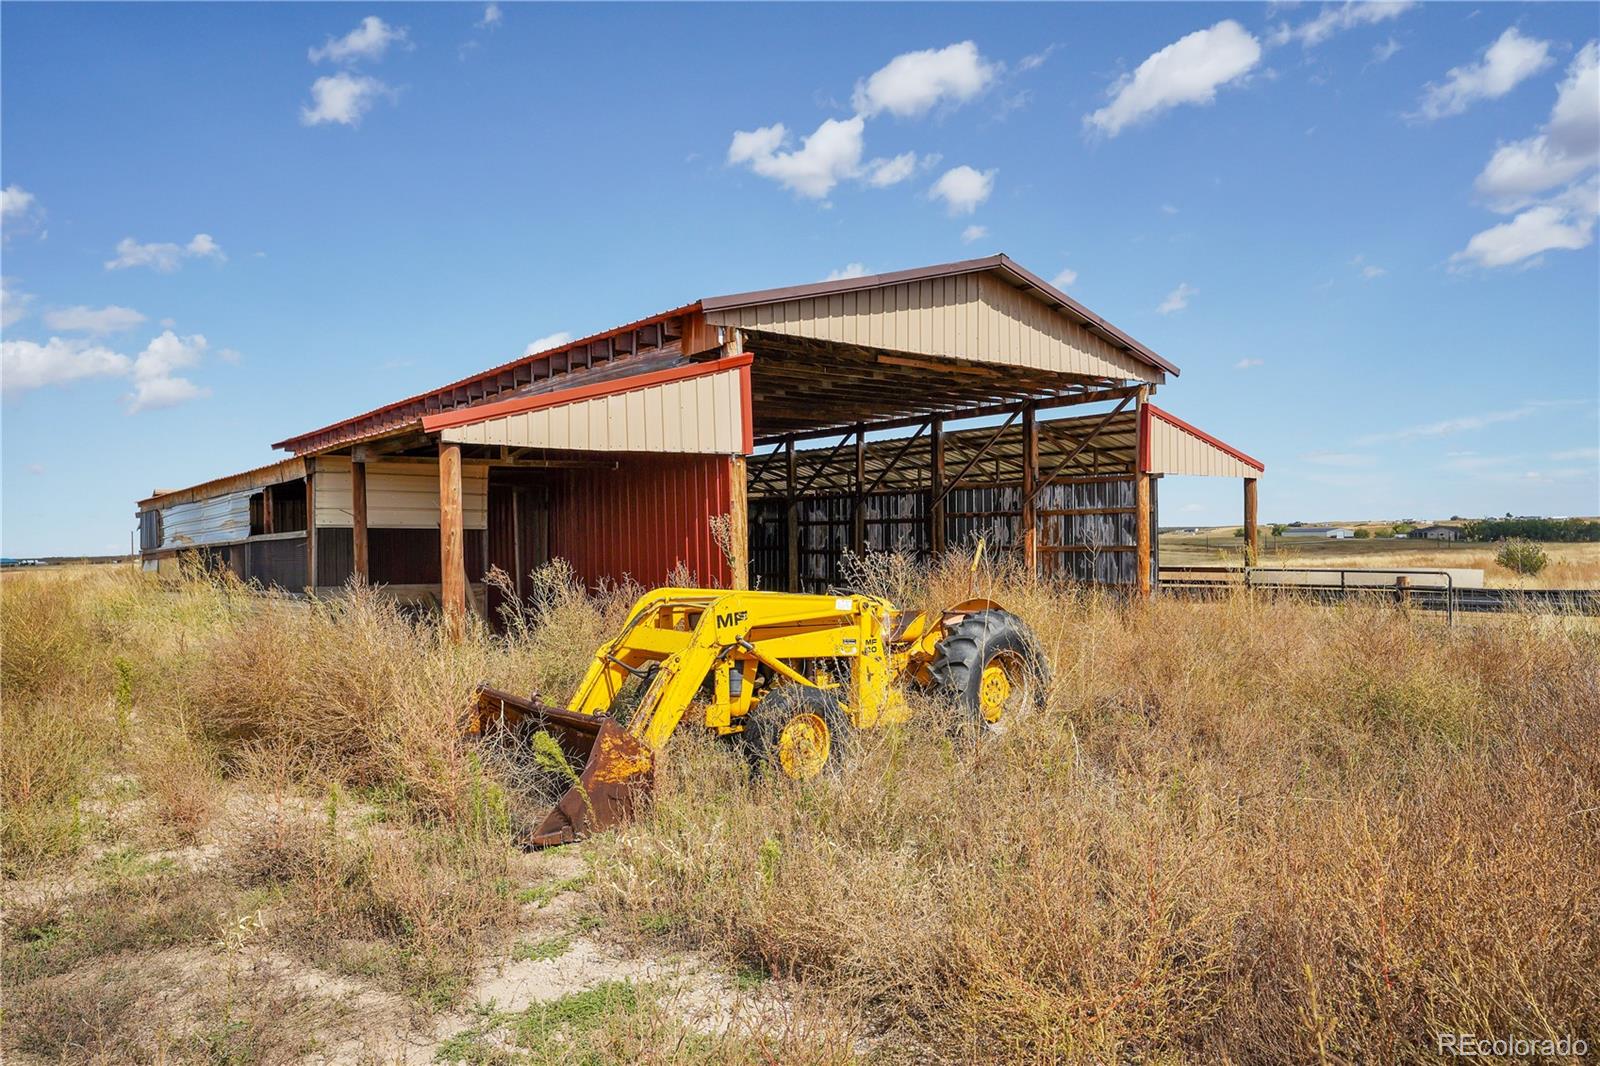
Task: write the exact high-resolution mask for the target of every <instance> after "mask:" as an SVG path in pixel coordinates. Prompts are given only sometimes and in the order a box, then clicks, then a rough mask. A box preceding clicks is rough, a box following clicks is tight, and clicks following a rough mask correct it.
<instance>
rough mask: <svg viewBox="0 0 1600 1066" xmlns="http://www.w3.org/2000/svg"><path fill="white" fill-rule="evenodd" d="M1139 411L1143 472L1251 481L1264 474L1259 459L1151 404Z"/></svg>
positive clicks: (1263, 466) (1264, 470) (1263, 467)
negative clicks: (1140, 414) (1140, 412)
mask: <svg viewBox="0 0 1600 1066" xmlns="http://www.w3.org/2000/svg"><path fill="white" fill-rule="evenodd" d="M1142 410H1143V418H1144V420H1145V434H1144V436H1145V455H1144V457H1143V461H1142V462H1141V464H1140V465H1141V467H1142V468H1143V469H1144V471H1145V472H1146V473H1148V474H1190V475H1197V476H1200V477H1242V478H1251V479H1255V478H1259V477H1260V476H1261V475H1262V474H1264V473H1265V472H1266V469H1267V468H1266V466H1265V465H1264V464H1263V463H1261V462H1260V461H1259V460H1256V459H1253V458H1251V457H1250V456H1248V455H1246V454H1245V453H1244V452H1241V451H1239V450H1238V449H1237V448H1235V447H1233V446H1232V445H1229V444H1224V443H1223V442H1222V441H1220V440H1218V439H1217V438H1215V437H1213V436H1211V434H1209V433H1206V432H1205V431H1204V430H1201V429H1197V428H1195V427H1194V426H1192V425H1190V424H1189V423H1187V422H1185V421H1183V419H1181V418H1178V417H1177V416H1176V415H1173V414H1171V413H1170V412H1167V411H1163V410H1162V409H1161V408H1159V407H1157V406H1156V405H1155V404H1145V405H1144V407H1143V409H1142Z"/></svg>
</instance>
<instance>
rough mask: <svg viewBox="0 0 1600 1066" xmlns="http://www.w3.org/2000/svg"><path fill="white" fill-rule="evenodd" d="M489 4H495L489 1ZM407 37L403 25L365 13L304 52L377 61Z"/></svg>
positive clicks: (318, 57)
mask: <svg viewBox="0 0 1600 1066" xmlns="http://www.w3.org/2000/svg"><path fill="white" fill-rule="evenodd" d="M490 7H494V5H492V4H491V5H490ZM495 10H497V11H498V10H499V9H498V8H496V9H495ZM485 17H487V16H485ZM406 40H407V38H406V29H405V27H403V26H391V25H389V24H388V23H387V22H385V21H383V20H382V19H381V18H379V17H378V16H376V15H368V16H367V17H366V18H364V19H362V20H361V23H360V24H359V25H358V26H356V28H355V29H353V30H351V31H350V32H349V33H347V34H345V35H344V36H343V37H329V38H328V39H327V40H326V41H324V42H323V43H322V44H320V45H318V46H316V47H314V48H312V49H310V50H309V51H308V52H307V53H306V55H307V56H308V57H309V58H310V60H311V62H313V63H321V62H323V61H324V60H326V61H329V62H333V63H353V62H356V61H359V60H368V61H376V60H379V59H382V58H383V54H384V53H385V52H387V51H388V50H389V47H390V46H391V45H396V44H399V45H404V44H405V43H406Z"/></svg>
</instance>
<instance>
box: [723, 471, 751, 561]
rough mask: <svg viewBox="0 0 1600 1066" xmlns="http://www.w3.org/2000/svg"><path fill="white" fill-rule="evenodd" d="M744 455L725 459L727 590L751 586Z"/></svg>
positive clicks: (748, 516)
mask: <svg viewBox="0 0 1600 1066" xmlns="http://www.w3.org/2000/svg"><path fill="white" fill-rule="evenodd" d="M747 477H748V474H747V472H746V470H745V462H744V456H742V455H735V456H733V457H732V458H730V459H729V460H728V540H729V541H731V542H732V543H730V544H729V545H728V548H729V550H730V552H731V553H732V554H731V557H730V558H729V559H728V568H729V569H730V570H732V571H733V573H731V574H729V575H728V577H729V582H728V587H729V588H733V589H739V590H744V589H748V588H749V587H750V484H749V482H748V481H747V480H746V478H747Z"/></svg>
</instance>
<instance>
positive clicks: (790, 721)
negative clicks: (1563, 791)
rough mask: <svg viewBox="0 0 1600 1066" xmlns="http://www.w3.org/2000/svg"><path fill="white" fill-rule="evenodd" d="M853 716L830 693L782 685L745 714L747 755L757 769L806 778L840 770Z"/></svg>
mask: <svg viewBox="0 0 1600 1066" xmlns="http://www.w3.org/2000/svg"><path fill="white" fill-rule="evenodd" d="M850 729H851V725H850V718H849V716H848V715H846V714H845V711H844V706H843V705H842V704H841V703H840V702H839V700H838V699H837V698H836V697H835V696H834V695H833V694H832V693H831V692H823V691H820V690H818V689H814V688H807V687H806V686H804V685H797V684H793V683H791V684H784V685H778V686H777V687H776V688H774V689H773V690H772V691H771V692H768V693H767V694H766V695H765V696H763V697H762V699H761V702H760V703H758V704H756V705H755V707H754V708H752V709H751V711H750V713H749V714H747V715H745V718H744V732H743V733H741V734H740V736H741V737H743V738H744V749H745V754H746V755H748V756H749V758H750V761H751V763H752V764H754V765H755V766H756V767H757V768H758V769H761V770H768V771H771V772H774V773H779V774H782V775H783V776H785V777H789V778H793V779H794V780H797V781H808V780H810V779H811V778H813V777H816V776H817V775H818V774H821V773H823V772H825V771H832V770H837V769H838V768H839V766H840V764H841V763H843V761H844V752H845V748H846V747H847V746H848V745H849V735H850V734H849V731H850Z"/></svg>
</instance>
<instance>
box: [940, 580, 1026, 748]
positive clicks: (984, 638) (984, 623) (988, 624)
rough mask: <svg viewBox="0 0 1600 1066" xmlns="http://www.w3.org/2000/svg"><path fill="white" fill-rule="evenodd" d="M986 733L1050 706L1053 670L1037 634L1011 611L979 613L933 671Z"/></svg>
mask: <svg viewBox="0 0 1600 1066" xmlns="http://www.w3.org/2000/svg"><path fill="white" fill-rule="evenodd" d="M929 669H930V671H931V672H932V674H933V679H934V683H935V684H936V685H938V686H939V687H940V688H942V689H943V690H944V691H945V692H947V693H948V694H949V695H951V696H952V697H954V698H955V701H956V703H957V705H958V706H959V707H960V708H961V710H962V711H963V712H965V714H966V716H967V719H968V720H969V721H970V723H971V724H973V725H975V726H977V727H978V728H979V729H980V730H988V729H993V728H994V727H996V726H998V725H1000V724H1001V722H1002V721H1003V719H1004V718H1005V716H1006V714H1007V712H1012V713H1014V712H1015V711H1018V710H1021V709H1022V708H1023V707H1026V706H1029V705H1031V706H1033V707H1038V706H1041V705H1042V704H1043V703H1044V691H1045V688H1046V687H1047V686H1048V685H1049V682H1050V666H1049V663H1048V662H1047V661H1046V660H1045V656H1044V652H1043V651H1042V650H1041V649H1040V647H1039V641H1038V639H1037V638H1036V637H1034V635H1033V630H1031V629H1029V628H1028V626H1027V624H1026V623H1025V622H1023V621H1022V619H1020V618H1018V617H1017V616H1016V615H1014V614H1012V613H1011V612H1010V611H1000V610H989V611H974V612H973V613H971V614H969V615H967V616H966V617H965V618H963V619H962V620H961V621H960V622H959V623H958V624H957V625H956V626H955V628H953V629H952V630H950V632H949V633H947V634H945V637H944V639H943V640H941V641H940V642H939V645H938V647H937V648H936V649H935V651H934V658H933V664H932V666H931V667H930V668H929Z"/></svg>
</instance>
